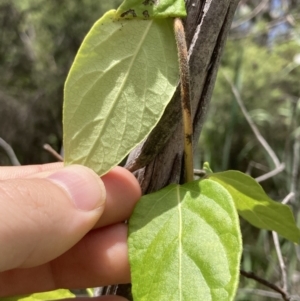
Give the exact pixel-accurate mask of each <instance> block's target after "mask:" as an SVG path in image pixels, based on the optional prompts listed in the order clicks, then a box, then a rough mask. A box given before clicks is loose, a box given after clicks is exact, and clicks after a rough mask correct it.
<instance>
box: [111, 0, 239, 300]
mask: <svg viewBox="0 0 300 301" xmlns="http://www.w3.org/2000/svg"><path fill="white" fill-rule="evenodd" d="M238 2H239V0H222V1H220V0H198V1H196V0H186V8H187V13H188V16H187V18H186V20H184V23H185V31H186V38H187V44H188V47H189V67H190V79H191V82H190V85H191V91H190V94H191V105H192V112H193V127H194V135H193V142H194V146H195V147H196V146H197V144H198V140H199V136H200V133H201V129H202V126H203V123H204V120H205V116H206V113H207V110H208V105H209V102H210V99H211V96H212V91H213V88H214V84H215V80H216V75H217V70H218V67H219V64H220V58H221V54H222V51H223V49H224V45H225V41H226V38H227V35H228V32H229V29H230V26H231V23H232V20H233V16H234V12H235V10H236V7H237V5H238ZM181 117H182V116H181V102H180V89H179V87H177V90H176V92H175V94H174V97H173V99H172V100H171V102H170V104H169V105H168V107H167V108H166V111H165V113H164V115H163V117H162V119H161V121H160V122H159V123H158V125H157V126H156V128H155V129H154V130H153V131H152V133H151V134H150V135H149V137H148V138H147V139H146V140H145V141H144V142H143V143H142V144H141V145H140V146H138V147H137V148H136V149H135V150H134V151H133V152H132V153H131V154H130V156H129V158H128V161H127V164H126V167H127V168H128V169H129V170H131V171H132V172H134V173H135V175H136V177H137V178H138V180H139V182H140V185H141V187H142V191H143V194H148V193H151V192H154V191H157V190H159V189H161V188H163V187H165V186H167V185H169V184H171V183H181V182H182V179H183V173H184V171H183V170H184V169H183V164H184V162H183V128H182V121H181ZM195 147H194V148H195ZM129 291H130V286H129V285H120V286H119V288H118V293H117V294H118V295H122V296H124V297H126V298H128V299H130V298H131V297H130V295H129Z"/></svg>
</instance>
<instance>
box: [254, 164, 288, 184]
mask: <svg viewBox="0 0 300 301" xmlns="http://www.w3.org/2000/svg"><path fill="white" fill-rule="evenodd" d="M284 169H285V164H284V163H280V165H279V166H278V167H276V168H275V169H273V170H271V171H269V172H267V173H266V174H264V175H261V176H259V177H257V178H255V180H256V182H258V183H260V182H263V181H265V180H267V179H270V178H272V177H274V176H276V175H278V174H279V173H281V172H282V171H283V170H284Z"/></svg>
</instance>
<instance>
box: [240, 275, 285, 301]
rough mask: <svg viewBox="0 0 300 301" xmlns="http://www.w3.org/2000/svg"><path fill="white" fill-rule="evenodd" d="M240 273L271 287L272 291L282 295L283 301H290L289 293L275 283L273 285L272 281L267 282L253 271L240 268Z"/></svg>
mask: <svg viewBox="0 0 300 301" xmlns="http://www.w3.org/2000/svg"><path fill="white" fill-rule="evenodd" d="M240 274H241V275H243V276H244V277H246V278H249V279H253V280H255V281H256V282H258V283H260V284H262V285H264V286H266V287H268V288H270V289H272V290H273V291H275V292H277V293H279V294H280V295H281V296H282V299H283V300H284V301H291V297H290V296H289V294H288V293H287V292H286V291H285V290H283V289H281V288H280V287H278V286H277V285H275V284H273V283H271V282H269V281H267V280H265V279H263V278H260V277H258V276H257V275H255V274H254V273H253V272H246V271H244V270H240Z"/></svg>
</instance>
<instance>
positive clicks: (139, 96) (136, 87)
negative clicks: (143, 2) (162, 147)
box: [63, 10, 179, 175]
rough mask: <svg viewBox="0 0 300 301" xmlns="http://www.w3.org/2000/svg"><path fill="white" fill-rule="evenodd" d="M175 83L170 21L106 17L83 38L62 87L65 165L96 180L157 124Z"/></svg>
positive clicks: (110, 13)
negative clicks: (93, 174)
mask: <svg viewBox="0 0 300 301" xmlns="http://www.w3.org/2000/svg"><path fill="white" fill-rule="evenodd" d="M178 77H179V71H178V62H177V50H176V44H175V39H174V34H173V29H172V20H170V19H159V20H139V19H134V20H120V21H117V20H116V19H115V11H114V10H112V11H109V12H107V13H106V14H105V15H104V16H103V17H102V18H101V19H100V20H98V21H97V22H96V23H95V25H94V26H93V28H92V29H91V31H90V32H89V33H88V35H87V36H86V38H85V40H84V42H83V43H82V45H81V48H80V50H79V52H78V54H77V56H76V58H75V61H74V63H73V65H72V68H71V70H70V73H69V75H68V78H67V81H66V84H65V93H64V107H63V125H64V150H65V163H66V164H67V165H69V164H82V165H86V166H88V167H90V168H92V169H93V170H94V171H96V172H97V173H98V174H99V175H103V174H105V173H106V172H108V171H109V170H110V169H111V168H112V167H114V166H116V165H117V164H118V163H119V162H120V161H121V160H122V159H123V158H124V157H125V156H126V155H127V154H128V153H129V152H130V151H131V150H132V149H133V148H134V147H135V146H136V145H137V144H138V143H140V142H141V141H142V140H143V139H144V138H145V137H146V136H147V135H148V134H149V132H150V131H151V130H152V129H153V127H154V126H155V125H156V124H157V122H158V121H159V119H160V117H161V116H162V114H163V111H164V109H165V107H166V106H167V104H168V102H169V101H170V99H171V98H172V96H173V94H174V91H175V88H176V86H177V82H178Z"/></svg>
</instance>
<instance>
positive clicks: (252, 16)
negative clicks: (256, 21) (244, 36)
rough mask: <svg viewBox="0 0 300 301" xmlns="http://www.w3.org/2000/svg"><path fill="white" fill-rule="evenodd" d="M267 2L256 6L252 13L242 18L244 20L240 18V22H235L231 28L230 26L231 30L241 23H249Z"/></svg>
mask: <svg viewBox="0 0 300 301" xmlns="http://www.w3.org/2000/svg"><path fill="white" fill-rule="evenodd" d="M268 2H269V0H265V1H262V2H261V3H260V4H258V5H257V6H256V7H255V8H254V9H253V10H252V11H251V13H250V14H249V15H248V16H246V17H244V18H241V19H240V20H237V21H235V22H234V23H233V24H232V26H231V29H234V28H236V27H238V26H240V25H242V24H243V23H245V22H247V21H250V20H251V19H253V18H255V17H256V16H257V15H258V14H259V13H260V12H261V11H262V10H263V9H264V8H265V7H266V6H267V4H268Z"/></svg>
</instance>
